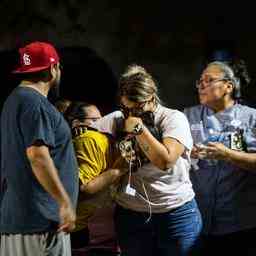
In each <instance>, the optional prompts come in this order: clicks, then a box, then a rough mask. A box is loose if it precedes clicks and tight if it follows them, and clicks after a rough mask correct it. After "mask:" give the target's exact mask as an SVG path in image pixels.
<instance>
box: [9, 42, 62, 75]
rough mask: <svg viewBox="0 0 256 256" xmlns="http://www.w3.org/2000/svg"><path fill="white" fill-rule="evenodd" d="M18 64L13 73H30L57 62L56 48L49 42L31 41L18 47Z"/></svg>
mask: <svg viewBox="0 0 256 256" xmlns="http://www.w3.org/2000/svg"><path fill="white" fill-rule="evenodd" d="M19 54H20V66H19V67H18V68H17V69H16V70H14V71H13V73H32V72H37V71H41V70H44V69H47V68H49V67H50V66H51V64H56V63H58V62H59V60H60V58H59V55H58V53H57V51H56V49H55V48H54V47H53V46H52V45H51V44H49V43H45V42H33V43H30V44H28V45H26V46H25V47H23V48H20V49H19Z"/></svg>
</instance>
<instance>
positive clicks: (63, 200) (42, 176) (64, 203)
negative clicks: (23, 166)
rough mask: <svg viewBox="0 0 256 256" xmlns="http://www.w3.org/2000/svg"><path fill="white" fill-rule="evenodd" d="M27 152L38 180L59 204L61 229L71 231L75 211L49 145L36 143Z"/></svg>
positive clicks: (73, 224) (73, 225)
mask: <svg viewBox="0 0 256 256" xmlns="http://www.w3.org/2000/svg"><path fill="white" fill-rule="evenodd" d="M26 154H27V157H28V159H29V162H30V164H31V167H32V171H33V173H34V175H35V176H36V178H37V180H38V181H39V183H40V184H41V185H42V187H43V188H44V189H45V190H46V191H47V192H48V193H49V194H50V195H51V196H52V197H53V198H54V199H55V200H56V201H57V203H58V204H59V216H60V222H61V223H60V227H59V231H71V230H72V229H74V227H75V219H76V217H75V212H74V210H73V208H72V205H71V202H70V199H69V196H68V194H67V192H66V191H65V189H64V187H63V185H62V183H61V181H60V179H59V176H58V173H57V170H56V168H55V165H54V162H53V160H52V158H51V156H50V153H49V149H48V147H47V146H45V145H43V144H39V145H37V144H35V145H32V146H30V147H28V148H27V150H26Z"/></svg>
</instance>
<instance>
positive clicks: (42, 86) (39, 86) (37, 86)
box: [20, 80, 50, 97]
mask: <svg viewBox="0 0 256 256" xmlns="http://www.w3.org/2000/svg"><path fill="white" fill-rule="evenodd" d="M20 86H21V87H29V88H32V89H34V90H36V91H38V92H39V93H40V94H42V95H43V96H45V97H47V95H48V92H49V89H50V88H49V85H48V83H43V82H37V83H32V82H30V81H26V80H23V81H21V83H20Z"/></svg>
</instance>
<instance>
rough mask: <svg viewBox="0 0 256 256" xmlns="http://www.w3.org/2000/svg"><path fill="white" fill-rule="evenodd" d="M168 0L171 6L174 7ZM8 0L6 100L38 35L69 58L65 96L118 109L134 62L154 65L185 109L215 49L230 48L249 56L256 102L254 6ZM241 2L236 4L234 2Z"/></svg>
mask: <svg viewBox="0 0 256 256" xmlns="http://www.w3.org/2000/svg"><path fill="white" fill-rule="evenodd" d="M167 4H168V5H167ZM178 4H179V5H180V6H179V7H172V5H173V3H172V2H170V1H149V0H140V1H137V2H135V1H134V2H133V1H113V0H112V1H111V0H109V1H107V0H87V1H86V0H54V1H51V0H12V1H11V0H8V1H7V0H2V1H1V3H0V21H1V22H0V75H1V76H0V78H1V80H0V81H1V82H0V84H1V88H2V93H1V99H0V100H1V102H3V100H4V99H5V98H6V96H7V95H8V93H9V92H10V90H11V89H12V88H13V87H14V86H15V82H14V81H11V82H10V75H9V71H10V70H11V69H12V68H13V65H14V62H15V56H16V55H15V54H16V52H15V50H14V49H17V47H19V46H21V45H23V44H24V43H27V42H29V41H33V40H44V41H50V42H52V43H53V44H55V45H56V46H57V47H58V49H59V51H60V54H61V56H62V58H63V63H64V73H63V79H62V95H63V96H64V97H66V98H70V99H80V100H89V101H93V102H95V103H96V104H98V105H99V106H100V108H101V109H102V110H103V111H104V112H105V113H106V112H108V111H110V110H112V109H113V108H114V107H115V104H114V101H115V92H116V88H117V79H118V77H119V75H120V74H121V72H122V71H123V70H124V68H125V67H126V66H127V65H128V64H130V63H138V64H141V65H143V66H145V67H146V69H148V71H149V72H151V73H152V75H153V76H154V77H155V79H156V80H157V81H158V84H159V87H160V91H161V96H162V99H163V101H164V102H165V103H166V104H167V105H169V106H170V107H173V108H178V109H182V108H184V107H186V106H190V105H192V104H195V103H196V102H197V98H196V90H195V89H194V84H195V80H196V79H197V78H198V76H199V74H200V71H201V69H202V67H203V65H204V63H205V59H206V57H207V56H208V54H209V53H210V52H211V50H212V49H214V48H218V47H226V48H228V49H230V50H232V52H233V53H234V54H235V55H236V56H237V57H240V58H243V59H244V60H245V61H246V63H247V65H248V69H249V73H250V75H251V77H252V84H251V87H250V88H248V90H247V93H246V98H247V100H248V101H249V102H250V103H251V104H253V103H254V102H256V99H255V88H254V84H255V74H256V65H255V55H256V51H255V45H256V44H255V43H256V28H255V26H254V23H255V22H254V16H255V15H253V14H250V13H249V10H250V7H249V6H248V5H247V6H245V7H243V6H242V5H241V3H239V5H238V6H237V8H232V10H231V9H230V6H229V5H230V4H229V3H227V6H225V5H224V4H223V3H222V4H221V6H218V5H217V3H215V5H213V3H211V2H209V3H208V6H207V7H205V8H197V7H196V6H195V4H194V3H193V5H192V4H191V5H188V3H186V2H185V1H181V2H180V3H178ZM232 7H234V3H233V4H232Z"/></svg>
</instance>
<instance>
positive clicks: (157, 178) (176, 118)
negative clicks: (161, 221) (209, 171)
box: [93, 105, 194, 213]
mask: <svg viewBox="0 0 256 256" xmlns="http://www.w3.org/2000/svg"><path fill="white" fill-rule="evenodd" d="M154 116H155V125H156V126H157V127H159V129H160V131H161V134H162V138H167V137H169V138H174V139H176V140H177V141H179V142H180V143H181V144H183V145H184V146H185V152H184V154H183V155H182V156H181V157H179V158H178V160H177V162H176V164H175V165H174V166H173V167H172V168H170V169H168V170H161V169H159V168H158V167H156V166H155V165H153V164H152V163H147V164H144V165H143V166H142V167H141V168H139V169H138V171H137V172H133V173H132V177H131V187H132V188H134V189H135V190H136V194H135V196H131V195H129V194H127V193H126V192H125V188H126V186H127V184H128V175H126V176H125V177H124V178H123V179H122V183H121V188H120V189H119V190H118V193H117V196H116V201H117V203H118V204H120V205H121V206H122V207H124V208H128V209H131V210H134V211H139V212H147V211H148V210H149V204H150V206H151V210H152V212H153V213H163V212H167V211H169V210H172V209H175V208H177V207H179V206H181V205H183V204H184V203H186V202H188V201H190V200H192V199H193V198H194V192H193V189H192V185H191V182H190V179H189V169H190V157H189V155H190V151H191V149H192V146H193V141H192V136H191V133H190V127H189V123H188V120H187V118H186V116H185V115H184V114H183V113H182V112H180V111H178V110H172V109H169V108H166V107H163V106H161V105H158V107H157V108H156V110H155V112H154ZM120 118H122V112H120V111H115V112H112V113H110V114H108V115H106V116H104V117H103V118H102V119H100V120H99V121H97V122H96V123H94V125H93V126H94V128H96V129H98V130H99V131H102V132H107V133H111V134H113V135H115V129H116V120H117V119H120ZM147 198H148V199H149V200H148V199H147Z"/></svg>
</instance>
